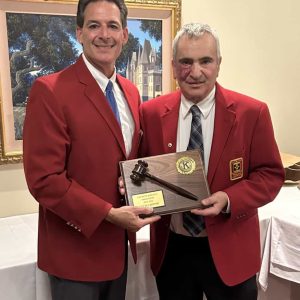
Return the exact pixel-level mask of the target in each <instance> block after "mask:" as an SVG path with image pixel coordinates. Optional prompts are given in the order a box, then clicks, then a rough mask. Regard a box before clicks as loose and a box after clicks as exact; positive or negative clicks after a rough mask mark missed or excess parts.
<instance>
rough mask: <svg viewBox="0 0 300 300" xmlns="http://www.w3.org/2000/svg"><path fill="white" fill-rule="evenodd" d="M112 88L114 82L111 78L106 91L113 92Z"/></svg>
mask: <svg viewBox="0 0 300 300" xmlns="http://www.w3.org/2000/svg"><path fill="white" fill-rule="evenodd" d="M112 88H113V83H112V81H111V80H109V81H108V83H107V86H106V89H105V90H106V92H111V91H112Z"/></svg>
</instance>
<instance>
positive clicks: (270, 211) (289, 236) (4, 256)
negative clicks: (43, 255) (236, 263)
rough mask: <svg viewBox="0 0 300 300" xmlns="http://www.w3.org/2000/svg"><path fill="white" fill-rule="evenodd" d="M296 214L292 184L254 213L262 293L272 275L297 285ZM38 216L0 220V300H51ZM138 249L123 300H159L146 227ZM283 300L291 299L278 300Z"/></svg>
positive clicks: (297, 198)
mask: <svg viewBox="0 0 300 300" xmlns="http://www.w3.org/2000/svg"><path fill="white" fill-rule="evenodd" d="M299 216H300V190H298V189H297V188H296V187H295V186H288V187H284V188H283V189H282V190H281V191H280V193H279V195H278V196H277V198H276V199H275V200H274V201H273V202H272V203H270V204H268V205H266V206H264V207H262V208H260V209H259V217H260V225H261V241H262V257H263V265H262V269H261V272H260V274H259V283H260V285H261V286H262V287H263V288H264V289H266V287H267V286H268V279H269V278H271V277H272V276H273V275H272V274H274V275H276V276H280V277H282V278H285V279H287V280H290V281H295V282H299V277H298V276H299V272H300V268H299V266H300V243H299V239H300V231H299V227H300V217H299ZM37 217H38V216H37V214H29V215H21V216H14V217H8V218H1V219H0V243H1V244H0V245H1V246H0V299H1V300H51V296H50V289H49V282H48V277H47V275H46V274H45V273H44V272H42V271H41V270H39V269H38V268H37V267H36V259H37V255H36V247H37V246H36V245H37ZM137 249H138V256H139V263H138V264H137V265H134V263H133V261H132V257H131V255H129V264H128V281H127V296H126V300H158V294H157V289H156V285H155V280H154V277H153V275H152V273H151V271H150V262H149V228H147V227H146V228H143V229H142V230H141V231H139V232H138V247H137ZM290 281H289V282H290ZM297 295H299V294H297ZM295 297H296V298H293V299H300V296H299V297H298V298H297V296H295ZM260 299H269V300H275V298H274V297H273V298H267V297H265V298H263V297H261V298H260ZM278 299H279V298H278ZM287 299H292V298H289V297H285V298H280V300H287Z"/></svg>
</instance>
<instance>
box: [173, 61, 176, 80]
mask: <svg viewBox="0 0 300 300" xmlns="http://www.w3.org/2000/svg"><path fill="white" fill-rule="evenodd" d="M172 69H173V79H177V76H176V66H175V62H174V60H173V59H172Z"/></svg>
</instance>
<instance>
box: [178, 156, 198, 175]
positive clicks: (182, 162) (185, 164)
mask: <svg viewBox="0 0 300 300" xmlns="http://www.w3.org/2000/svg"><path fill="white" fill-rule="evenodd" d="M176 168H177V171H178V173H180V174H184V175H189V174H192V173H193V172H194V171H195V169H196V162H195V161H194V159H193V158H191V157H188V156H183V157H181V158H179V159H178V160H177V161H176Z"/></svg>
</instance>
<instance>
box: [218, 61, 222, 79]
mask: <svg viewBox="0 0 300 300" xmlns="http://www.w3.org/2000/svg"><path fill="white" fill-rule="evenodd" d="M221 62H222V56H221V57H220V58H219V62H218V75H217V77H218V76H219V72H220V66H221Z"/></svg>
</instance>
